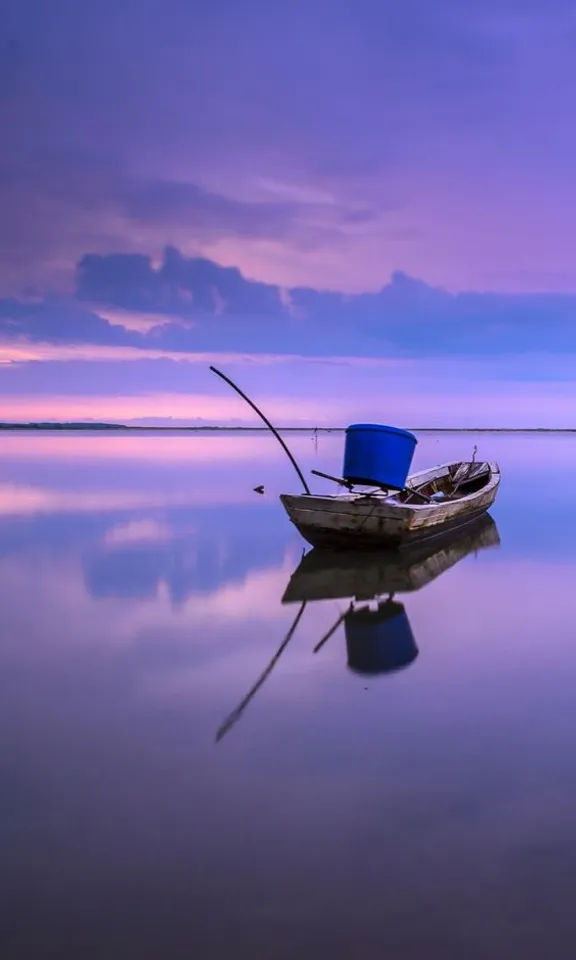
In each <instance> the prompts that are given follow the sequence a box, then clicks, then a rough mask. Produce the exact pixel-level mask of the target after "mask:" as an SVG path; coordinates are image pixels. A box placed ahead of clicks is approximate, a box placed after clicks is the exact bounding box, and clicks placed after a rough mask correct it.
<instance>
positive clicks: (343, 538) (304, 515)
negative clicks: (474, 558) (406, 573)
mask: <svg viewBox="0 0 576 960" xmlns="http://www.w3.org/2000/svg"><path fill="white" fill-rule="evenodd" d="M451 466H452V465H451V464H446V465H444V466H441V467H435V468H433V469H432V470H426V471H422V472H421V473H418V474H414V475H413V476H412V477H410V478H409V480H408V482H407V487H411V488H414V489H416V488H417V487H418V486H419V485H421V484H422V483H423V482H424V481H427V480H429V479H430V478H432V479H433V478H434V477H435V476H438V477H440V476H442V475H443V472H444V474H445V473H446V471H447V470H448V469H449V468H450V467H451ZM488 466H489V477H488V479H487V482H486V483H485V484H484V485H483V486H482V487H481V488H480V489H479V490H476V491H475V492H473V493H470V494H469V495H468V496H462V497H458V498H457V499H454V500H446V501H445V502H442V503H417V504H415V503H413V504H406V503H402V502H399V501H398V500H397V499H396V498H395V497H394V496H386V495H385V494H370V495H365V496H361V495H355V494H347V495H344V496H342V495H338V496H322V495H314V494H303V495H291V494H282V495H281V497H280V499H281V501H282V504H283V506H284V508H285V510H286V512H287V514H288V516H289V518H290V520H291V521H292V523H293V524H294V525H295V526H296V527H297V529H298V530H299V532H300V533H301V535H302V536H303V537H304V539H305V540H307V541H308V543H310V544H312V546H331V547H339V548H354V549H374V548H391V549H401V548H405V547H407V546H409V545H411V544H413V543H415V542H418V541H423V540H430V539H434V538H436V537H440V536H443V535H444V534H446V533H448V532H449V531H452V530H457V529H459V528H460V527H465V526H467V525H469V524H471V523H474V522H475V521H476V520H478V518H479V517H481V516H483V515H484V514H485V513H486V512H487V510H489V509H490V507H491V506H492V504H493V503H494V500H495V498H496V494H497V492H498V487H499V484H500V469H499V467H498V465H497V464H496V463H490V464H488Z"/></svg>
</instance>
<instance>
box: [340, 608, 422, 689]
mask: <svg viewBox="0 0 576 960" xmlns="http://www.w3.org/2000/svg"><path fill="white" fill-rule="evenodd" d="M344 630H345V633H346V649H347V652H348V668H349V669H350V670H352V671H353V672H354V673H361V674H372V675H374V674H377V673H392V672H393V671H395V670H401V669H402V668H403V667H407V666H408V665H409V664H411V663H412V662H413V661H414V660H415V659H416V657H417V656H418V647H417V646H416V641H415V640H414V635H413V633H412V628H411V627H410V622H409V620H408V617H407V616H406V611H405V610H404V607H403V605H402V604H401V603H396V601H394V600H389V601H388V602H387V603H384V604H383V605H382V606H380V607H379V608H378V609H377V610H354V611H351V612H350V613H348V614H347V615H346V618H345V620H344Z"/></svg>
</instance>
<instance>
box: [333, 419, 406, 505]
mask: <svg viewBox="0 0 576 960" xmlns="http://www.w3.org/2000/svg"><path fill="white" fill-rule="evenodd" d="M417 443H418V441H417V439H416V437H415V436H414V434H413V433H410V432H409V431H408V430H400V429H399V428H398V427H386V426H383V425H381V424H377V423H353V424H352V425H351V426H349V427H347V428H346V441H345V445H344V470H343V476H344V479H345V480H349V481H350V482H351V483H357V484H361V485H362V484H363V485H365V486H370V485H375V486H378V485H380V486H383V487H391V488H395V489H403V487H404V485H405V483H406V478H407V477H408V473H409V471H410V464H411V463H412V457H413V456H414V450H415V449H416V444H417Z"/></svg>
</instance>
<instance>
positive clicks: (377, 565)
mask: <svg viewBox="0 0 576 960" xmlns="http://www.w3.org/2000/svg"><path fill="white" fill-rule="evenodd" d="M499 543H500V537H499V534H498V528H497V526H496V524H495V523H494V520H493V519H492V517H490V516H488V515H486V514H485V515H484V516H483V517H480V519H479V520H477V521H476V522H475V523H473V524H471V525H470V526H466V527H462V528H461V529H460V530H458V531H456V532H453V533H450V532H449V533H447V534H446V535H445V536H444V537H438V538H434V540H430V541H426V540H423V541H419V542H417V543H415V544H414V545H413V546H412V547H411V548H410V549H406V550H402V551H401V552H400V553H399V552H398V551H393V550H379V551H366V550H363V551H361V552H359V553H357V552H356V551H354V550H339V551H335V550H330V549H323V548H321V547H320V548H315V549H314V550H311V551H310V552H309V553H307V554H306V556H305V557H304V558H303V559H302V560H301V561H300V564H299V565H298V567H297V569H296V570H295V571H294V573H293V574H292V576H291V578H290V582H289V583H288V586H287V587H286V590H285V593H284V596H283V598H282V603H302V602H304V601H306V602H309V601H317V600H342V599H345V598H347V597H350V598H353V599H355V600H367V599H371V598H373V597H377V596H380V595H384V594H398V593H412V592H415V591H416V590H421V589H422V587H424V586H426V585H427V584H428V583H431V582H432V580H435V579H436V578H437V577H439V576H440V575H441V574H443V573H445V572H446V571H447V570H449V569H450V567H453V566H454V565H455V564H456V563H458V562H459V561H460V560H462V559H463V558H464V557H466V556H468V554H470V553H472V552H473V551H478V550H485V549H488V548H489V547H496V546H498V545H499Z"/></svg>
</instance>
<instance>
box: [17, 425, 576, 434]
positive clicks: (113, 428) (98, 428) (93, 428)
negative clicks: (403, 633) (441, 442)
mask: <svg viewBox="0 0 576 960" xmlns="http://www.w3.org/2000/svg"><path fill="white" fill-rule="evenodd" d="M406 429H408V430H411V431H413V432H414V433H576V427H407V428H406ZM0 430H13V431H14V430H21V431H22V430H23V431H27V432H33V431H36V432H42V433H50V432H52V433H63V432H66V431H69V432H70V433H73V432H80V431H86V432H88V431H90V432H93V433H116V432H121V433H215V432H217V433H268V432H269V431H268V428H267V427H232V426H218V425H216V424H214V425H212V426H196V427H186V426H184V427H145V426H133V425H130V426H128V425H127V424H125V423H51V422H39V423H0ZM277 430H278V431H279V432H280V433H307V434H310V433H312V434H314V433H318V434H319V433H344V431H345V430H346V427H277Z"/></svg>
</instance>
